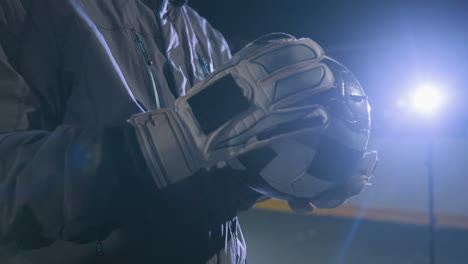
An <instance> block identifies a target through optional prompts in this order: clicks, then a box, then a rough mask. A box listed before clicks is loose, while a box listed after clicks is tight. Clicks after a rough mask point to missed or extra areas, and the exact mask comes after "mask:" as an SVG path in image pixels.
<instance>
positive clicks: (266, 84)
mask: <svg viewBox="0 0 468 264" xmlns="http://www.w3.org/2000/svg"><path fill="white" fill-rule="evenodd" d="M278 36H279V38H278ZM323 57H324V52H323V50H322V48H321V47H320V46H319V45H318V44H317V43H315V42H313V41H312V40H310V39H295V38H294V37H291V36H289V35H284V34H283V35H270V36H266V37H263V38H260V39H259V40H257V41H254V42H253V43H251V44H249V45H248V46H247V47H245V48H244V49H242V50H241V51H240V52H239V53H237V54H236V55H235V56H234V57H233V58H232V59H231V60H230V61H229V62H228V63H227V64H226V65H225V66H224V67H223V68H221V69H219V70H217V71H215V72H214V73H212V74H211V75H209V76H208V77H207V79H206V80H205V81H203V82H201V83H199V84H198V85H196V86H195V87H194V88H192V90H191V91H190V92H189V93H188V94H187V95H185V96H183V97H181V98H179V99H177V100H176V102H175V109H174V110H170V109H162V110H156V111H151V112H147V113H142V114H138V115H135V116H132V117H131V118H130V123H131V124H132V125H133V126H134V128H135V130H136V134H137V137H138V141H139V144H140V147H141V150H142V152H143V156H144V158H145V160H146V163H147V165H148V167H149V169H150V171H151V173H152V175H153V177H154V179H155V182H156V184H157V185H158V188H160V189H161V188H164V187H166V186H167V185H170V184H173V183H176V182H179V181H181V180H183V179H185V178H187V177H189V176H190V175H192V174H194V173H195V172H196V171H198V170H199V169H200V168H211V167H213V166H214V165H215V164H216V163H218V162H220V161H224V160H229V159H232V158H234V157H236V156H238V155H240V154H243V153H246V152H249V151H251V150H253V149H256V148H259V147H261V146H265V145H268V144H269V142H271V141H273V140H276V139H279V138H283V137H288V136H291V135H295V134H299V133H305V132H310V131H319V130H321V129H323V127H324V126H325V124H326V123H327V120H326V119H327V114H326V113H325V111H324V109H323V107H322V106H320V105H318V104H315V103H311V102H308V101H304V98H306V97H310V96H311V95H313V94H315V93H318V92H322V91H324V90H327V89H331V88H332V86H333V84H334V82H335V80H334V77H333V74H332V73H331V71H330V69H329V68H328V67H326V66H325V65H324V64H323V63H321V61H322V59H323Z"/></svg>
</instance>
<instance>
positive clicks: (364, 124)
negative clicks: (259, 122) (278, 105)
mask: <svg viewBox="0 0 468 264" xmlns="http://www.w3.org/2000/svg"><path fill="white" fill-rule="evenodd" d="M322 63H324V64H325V65H326V67H328V68H329V69H330V70H331V72H332V73H333V76H334V79H335V81H334V85H333V87H332V89H327V90H325V91H323V92H320V93H317V94H314V95H312V96H311V97H309V98H305V99H304V100H306V101H307V103H315V104H318V105H321V106H323V108H324V109H325V110H326V112H327V124H326V126H325V127H324V129H322V130H321V131H318V132H306V133H304V134H299V135H294V136H291V137H290V138H283V139H279V140H277V141H273V142H272V143H270V144H269V145H268V146H266V147H261V148H258V149H255V150H253V151H250V152H248V153H246V154H243V155H241V156H239V157H237V158H236V159H235V160H233V161H231V162H230V163H231V165H233V167H242V168H245V169H247V170H248V171H250V172H254V173H253V176H252V173H249V174H246V175H248V176H246V177H245V178H243V180H244V181H245V182H246V183H247V184H248V185H249V186H250V187H251V188H253V189H254V190H256V191H257V192H259V193H262V194H264V195H267V196H270V197H274V198H279V199H284V200H291V199H296V198H300V199H314V198H315V197H318V196H319V195H321V194H323V193H325V192H327V191H328V190H330V189H331V188H333V187H334V186H336V185H337V184H342V183H345V182H346V181H347V180H348V179H349V178H350V177H351V176H353V175H354V174H355V173H356V170H357V167H358V165H359V162H360V160H361V158H362V156H363V154H364V152H365V150H366V148H367V143H368V140H369V135H370V107H369V103H368V100H367V96H366V95H365V93H364V91H363V89H362V87H361V85H360V84H359V82H358V81H357V79H356V78H355V77H354V75H353V74H352V73H351V71H349V70H348V69H347V68H346V67H345V66H344V65H342V64H341V63H339V62H337V61H336V60H334V59H331V58H329V57H325V58H324V59H323V61H322Z"/></svg>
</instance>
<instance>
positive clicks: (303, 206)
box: [288, 200, 314, 213]
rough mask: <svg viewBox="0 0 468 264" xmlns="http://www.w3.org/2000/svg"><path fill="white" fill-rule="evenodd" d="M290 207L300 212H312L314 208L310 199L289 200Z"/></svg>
mask: <svg viewBox="0 0 468 264" xmlns="http://www.w3.org/2000/svg"><path fill="white" fill-rule="evenodd" d="M288 205H289V207H290V208H291V209H292V210H293V211H295V212H298V213H310V212H312V211H313V210H314V208H313V207H312V205H311V204H310V202H309V201H306V200H289V201H288Z"/></svg>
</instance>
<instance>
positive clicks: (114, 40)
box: [0, 0, 240, 264]
mask: <svg viewBox="0 0 468 264" xmlns="http://www.w3.org/2000/svg"><path fill="white" fill-rule="evenodd" d="M0 43H1V48H0V263H2V264H5V263H31V264H36V263H47V264H53V263H60V264H64V263H113V264H115V263H117V264H118V263H139V264H141V263H204V262H206V260H208V259H209V258H211V257H212V256H213V254H214V255H216V252H217V251H218V250H219V249H221V248H223V247H224V246H225V241H227V239H231V238H232V237H233V236H235V234H236V230H234V232H233V231H232V229H235V228H236V224H235V223H234V224H233V223H232V221H231V220H232V219H235V210H232V208H231V206H230V204H232V201H231V200H230V199H227V198H226V196H227V195H226V192H228V191H226V189H223V188H224V187H226V186H227V185H229V187H232V185H233V183H232V182H229V180H228V181H223V180H222V179H223V178H226V177H225V174H226V173H223V171H218V172H212V173H208V172H201V173H199V174H198V175H195V176H194V177H192V178H190V179H189V180H187V181H185V182H182V183H181V184H178V185H176V186H173V187H171V188H169V189H168V190H165V191H161V192H157V191H155V188H154V185H153V183H152V181H151V179H150V177H149V176H148V175H146V174H147V171H146V170H145V167H144V164H142V160H141V159H140V157H139V153H138V151H137V149H138V148H137V147H134V146H135V144H137V143H136V141H135V140H134V138H132V136H131V133H127V132H125V131H126V128H124V127H125V126H126V125H125V121H126V120H127V119H128V118H129V116H131V115H132V114H135V113H139V112H142V111H147V110H151V109H155V108H157V107H158V106H160V107H172V105H173V102H174V100H175V98H177V97H178V96H181V95H184V94H185V93H186V92H187V91H188V90H189V89H190V87H192V86H193V85H194V84H196V83H197V82H199V81H200V80H202V79H203V78H204V76H205V75H206V74H207V73H209V72H210V71H212V70H213V69H214V68H216V67H219V66H220V65H222V64H223V63H224V62H225V61H226V60H227V59H229V58H230V51H229V49H228V46H227V44H226V42H225V40H224V38H223V37H222V35H221V34H220V33H219V32H218V31H216V30H215V29H213V28H212V26H211V25H210V24H209V23H208V22H207V21H206V20H205V19H204V18H202V17H200V16H199V15H198V14H197V13H196V12H195V11H194V10H193V9H191V8H190V7H189V6H187V5H185V4H184V3H183V1H178V3H176V2H168V1H167V0H163V1H161V2H160V1H154V0H99V1H96V0H40V1H36V0H2V1H1V2H0ZM216 173H218V174H220V175H215V174H216ZM215 176H216V177H215ZM234 185H235V184H234ZM213 187H215V188H213ZM218 187H219V188H218ZM226 223H227V224H226ZM227 226H229V227H230V231H231V232H225V231H227V230H228V229H226V227H227ZM238 231H239V232H240V230H238ZM220 233H222V234H220ZM235 261H238V260H233V263H234V262H235Z"/></svg>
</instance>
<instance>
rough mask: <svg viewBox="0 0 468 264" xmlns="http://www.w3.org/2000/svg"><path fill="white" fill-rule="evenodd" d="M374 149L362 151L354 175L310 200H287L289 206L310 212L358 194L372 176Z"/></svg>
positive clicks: (337, 204) (375, 157) (375, 153)
mask: <svg viewBox="0 0 468 264" xmlns="http://www.w3.org/2000/svg"><path fill="white" fill-rule="evenodd" d="M377 163H378V157H377V152H376V151H371V152H366V153H364V155H363V157H362V159H361V161H360V164H359V167H358V170H357V171H356V173H355V175H354V176H352V177H350V178H349V179H348V180H347V181H345V182H342V183H337V184H336V185H335V186H334V187H332V188H330V189H329V190H327V191H326V192H324V193H322V194H320V195H319V196H317V197H315V198H314V199H312V200H305V199H292V200H288V204H289V207H290V208H291V209H292V210H294V211H296V212H303V213H305V212H312V211H313V208H314V207H316V208H335V207H338V206H340V205H342V204H343V203H344V202H345V201H346V200H347V199H348V198H350V197H352V196H355V195H357V194H359V193H360V192H361V191H362V190H363V189H364V188H365V187H366V186H367V185H369V184H370V180H371V179H372V177H373V174H374V172H375V169H376V167H377Z"/></svg>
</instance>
